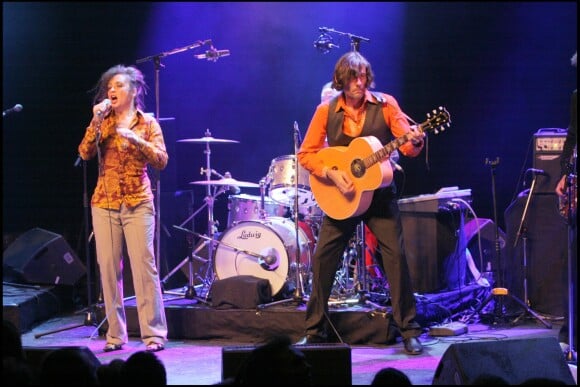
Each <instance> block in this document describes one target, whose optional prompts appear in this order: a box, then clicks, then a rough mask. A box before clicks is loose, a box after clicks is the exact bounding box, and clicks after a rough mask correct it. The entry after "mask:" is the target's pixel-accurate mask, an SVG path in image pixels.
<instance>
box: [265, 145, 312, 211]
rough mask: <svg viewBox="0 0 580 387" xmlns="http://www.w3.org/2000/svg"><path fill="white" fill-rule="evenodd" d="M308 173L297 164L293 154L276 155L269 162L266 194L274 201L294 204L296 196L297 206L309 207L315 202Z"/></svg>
mask: <svg viewBox="0 0 580 387" xmlns="http://www.w3.org/2000/svg"><path fill="white" fill-rule="evenodd" d="M309 177H310V175H309V173H308V171H307V170H306V169H304V168H303V167H302V166H301V165H299V164H297V162H296V157H295V156H294V155H286V156H280V157H276V158H275V159H273V160H272V163H271V164H270V170H269V172H268V178H269V182H270V187H269V190H268V195H269V196H270V197H271V198H272V199H273V200H274V201H276V202H278V203H282V204H284V205H286V206H294V199H295V197H296V196H298V206H299V207H310V206H312V205H314V204H315V203H316V200H315V199H314V195H313V194H312V192H311V190H310V180H309Z"/></svg>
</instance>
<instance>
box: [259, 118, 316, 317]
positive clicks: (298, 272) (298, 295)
mask: <svg viewBox="0 0 580 387" xmlns="http://www.w3.org/2000/svg"><path fill="white" fill-rule="evenodd" d="M299 147H300V129H299V128H298V123H297V122H296V121H294V162H295V164H296V179H294V205H293V207H294V208H293V210H294V234H295V236H296V254H295V255H296V256H295V258H294V280H295V289H294V293H293V294H292V298H287V299H284V300H279V301H274V302H270V303H268V304H260V305H258V309H265V308H267V307H269V306H274V305H280V304H286V303H289V302H295V303H296V304H297V305H298V306H300V305H303V304H304V303H305V302H306V301H307V299H306V298H305V297H304V281H303V278H302V264H301V262H300V235H299V229H298V212H299V208H298V196H299V193H298V180H299V178H298V177H299V175H300V165H299V164H298V148H299ZM290 267H292V265H290Z"/></svg>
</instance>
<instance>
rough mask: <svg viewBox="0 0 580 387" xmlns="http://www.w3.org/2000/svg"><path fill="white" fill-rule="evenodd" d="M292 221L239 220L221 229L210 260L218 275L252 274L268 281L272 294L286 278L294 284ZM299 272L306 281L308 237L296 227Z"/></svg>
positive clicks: (294, 232) (308, 269) (293, 226)
mask: <svg viewBox="0 0 580 387" xmlns="http://www.w3.org/2000/svg"><path fill="white" fill-rule="evenodd" d="M295 227H296V225H295V223H294V222H293V221H291V220H290V219H286V218H280V217H271V218H267V219H265V220H261V221H247V222H240V223H238V224H236V225H235V226H233V227H231V228H230V229H228V230H226V231H225V232H223V233H222V234H221V236H220V239H219V242H220V243H219V244H218V246H217V248H216V249H215V253H214V254H215V255H214V257H215V258H214V264H215V272H216V275H217V278H218V279H225V278H229V277H234V276H238V275H252V276H254V277H258V278H263V279H267V280H268V281H269V282H270V287H271V289H272V295H273V296H275V295H277V294H278V292H280V290H282V288H283V287H284V285H285V284H286V281H287V280H290V281H291V282H292V283H294V284H295V281H294V278H296V277H295V275H296V271H295V270H296V266H297V265H296V253H297V248H296V229H295ZM298 241H299V244H300V274H301V275H302V278H303V283H308V281H307V277H308V275H309V273H310V248H309V240H308V237H307V236H306V234H305V233H304V231H303V230H302V229H301V228H298Z"/></svg>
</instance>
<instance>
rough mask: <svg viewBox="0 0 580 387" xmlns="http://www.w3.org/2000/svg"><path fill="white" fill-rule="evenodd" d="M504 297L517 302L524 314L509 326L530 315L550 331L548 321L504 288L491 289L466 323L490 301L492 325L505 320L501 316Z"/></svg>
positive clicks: (550, 326) (550, 327)
mask: <svg viewBox="0 0 580 387" xmlns="http://www.w3.org/2000/svg"><path fill="white" fill-rule="evenodd" d="M504 297H509V298H510V299H512V300H513V301H515V302H517V303H518V304H519V305H520V306H521V307H522V308H524V312H523V313H522V314H521V315H520V316H519V317H517V318H516V319H515V320H513V321H512V322H511V325H515V324H516V322H517V321H518V320H519V319H520V318H521V317H522V316H524V315H525V314H527V313H529V314H531V315H532V316H533V317H534V318H535V319H536V320H538V321H539V322H541V323H542V324H543V325H544V326H545V327H546V328H547V329H552V324H550V323H549V322H548V321H545V320H544V319H543V318H542V317H541V316H540V315H539V314H538V313H536V312H535V311H533V310H532V309H531V308H530V307H529V306H528V305H526V303H525V302H523V301H522V300H520V299H519V298H517V297H516V296H514V295H513V294H511V293H510V292H509V291H508V290H507V289H506V288H493V289H492V290H491V292H490V293H489V295H488V296H487V298H486V299H485V300H484V301H483V302H482V303H481V304H480V305H479V306H478V307H477V309H476V310H475V311H474V312H473V313H472V314H471V315H470V316H469V317H468V318H467V321H469V320H471V318H472V317H473V316H475V315H476V314H478V313H479V312H481V310H482V309H483V308H484V307H485V306H487V304H489V302H490V301H492V300H494V299H495V307H494V323H496V322H497V321H498V320H500V319H502V318H503V319H505V316H503V306H504V302H503V301H504V300H505V298H504Z"/></svg>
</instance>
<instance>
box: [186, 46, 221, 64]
mask: <svg viewBox="0 0 580 387" xmlns="http://www.w3.org/2000/svg"><path fill="white" fill-rule="evenodd" d="M229 55H230V50H216V49H215V48H214V47H213V46H212V47H211V48H210V49H209V50H207V51H206V52H205V54H198V55H194V57H195V58H196V59H207V60H211V61H212V62H215V61H217V60H218V59H219V58H221V57H222V56H229Z"/></svg>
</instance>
